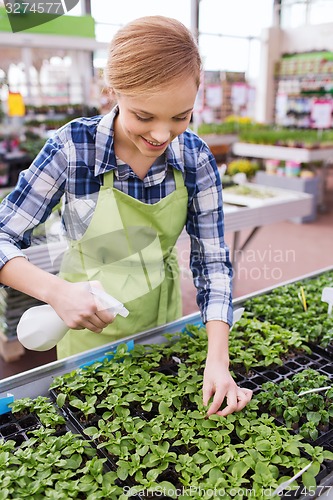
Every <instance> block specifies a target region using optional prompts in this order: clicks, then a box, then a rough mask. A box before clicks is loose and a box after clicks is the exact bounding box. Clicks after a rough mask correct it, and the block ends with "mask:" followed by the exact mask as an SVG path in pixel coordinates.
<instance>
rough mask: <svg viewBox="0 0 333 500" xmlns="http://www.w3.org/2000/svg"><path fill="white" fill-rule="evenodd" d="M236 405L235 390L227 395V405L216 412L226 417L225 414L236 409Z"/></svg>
mask: <svg viewBox="0 0 333 500" xmlns="http://www.w3.org/2000/svg"><path fill="white" fill-rule="evenodd" d="M237 407H238V402H237V394H236V392H232V393H230V394H228V395H227V406H226V407H225V408H223V410H221V412H218V414H219V415H221V416H222V417H226V416H227V415H230V413H233V412H234V411H237Z"/></svg>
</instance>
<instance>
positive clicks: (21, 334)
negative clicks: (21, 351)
mask: <svg viewBox="0 0 333 500" xmlns="http://www.w3.org/2000/svg"><path fill="white" fill-rule="evenodd" d="M67 331H68V326H67V325H66V323H65V322H64V321H63V320H62V319H61V318H60V316H58V314H57V313H56V312H55V310H54V309H53V307H51V306H49V305H48V304H45V305H42V306H35V307H31V308H30V309H28V310H27V311H25V313H24V314H23V315H22V317H21V319H20V321H19V324H18V325H17V338H18V340H19V341H20V342H21V344H22V345H23V346H24V347H26V348H27V349H30V350H32V351H48V350H49V349H52V347H54V346H55V345H57V343H58V342H59V341H60V340H61V339H62V338H63V336H64V335H65V334H66V332H67Z"/></svg>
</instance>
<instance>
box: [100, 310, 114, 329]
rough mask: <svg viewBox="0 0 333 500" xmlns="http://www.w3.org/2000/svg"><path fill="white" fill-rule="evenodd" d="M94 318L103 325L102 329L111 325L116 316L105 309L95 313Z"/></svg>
mask: <svg viewBox="0 0 333 500" xmlns="http://www.w3.org/2000/svg"><path fill="white" fill-rule="evenodd" d="M96 317H97V318H98V319H99V320H100V321H101V323H102V324H104V327H103V328H105V327H106V326H107V325H108V324H110V323H112V322H113V321H114V320H115V317H116V316H115V315H114V314H113V313H111V312H110V311H108V310H107V309H104V310H103V311H97V312H96Z"/></svg>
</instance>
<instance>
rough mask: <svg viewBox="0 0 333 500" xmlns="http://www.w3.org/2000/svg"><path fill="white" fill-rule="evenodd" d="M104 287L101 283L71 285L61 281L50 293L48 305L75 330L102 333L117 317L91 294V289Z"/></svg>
mask: <svg viewBox="0 0 333 500" xmlns="http://www.w3.org/2000/svg"><path fill="white" fill-rule="evenodd" d="M92 287H93V288H99V289H101V290H103V287H102V285H101V283H100V282H99V281H90V282H80V283H70V282H68V281H65V280H60V282H58V283H57V286H56V287H55V288H56V289H55V290H52V291H50V297H49V300H48V303H49V304H50V305H51V306H52V307H53V309H54V310H55V311H56V313H57V314H58V315H59V316H60V317H61V319H62V320H63V321H64V322H65V323H66V325H67V326H68V327H69V328H71V329H73V330H82V329H84V328H87V329H88V330H90V331H92V332H95V333H101V332H102V330H103V329H104V328H105V327H106V326H107V325H108V324H110V323H112V321H113V320H114V318H115V316H114V314H112V313H111V312H109V311H108V310H107V309H105V306H103V305H102V303H101V302H99V301H98V298H97V297H96V296H95V295H94V294H93V293H91V288H92Z"/></svg>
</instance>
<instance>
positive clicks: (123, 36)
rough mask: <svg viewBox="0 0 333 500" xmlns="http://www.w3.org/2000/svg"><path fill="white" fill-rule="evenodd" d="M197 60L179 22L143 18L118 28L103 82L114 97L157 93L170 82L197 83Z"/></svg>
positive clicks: (196, 52)
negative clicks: (191, 80)
mask: <svg viewBox="0 0 333 500" xmlns="http://www.w3.org/2000/svg"><path fill="white" fill-rule="evenodd" d="M200 71H201V59H200V54H199V50H198V47H197V44H196V42H195V40H194V38H193V36H192V34H191V32H190V31H189V30H188V29H187V28H186V27H185V26H184V25H183V24H182V23H181V22H179V21H177V20H176V19H172V18H169V17H163V16H146V17H141V18H139V19H136V20H134V21H132V22H130V23H128V24H127V25H126V26H124V27H123V28H121V29H120V30H119V31H118V32H117V33H116V35H115V36H114V38H113V40H112V41H111V43H110V47H109V55H108V62H107V66H106V69H105V80H106V83H107V85H108V86H109V88H110V89H112V90H113V91H114V92H116V93H120V94H124V95H128V96H133V95H138V94H143V93H145V92H147V91H149V92H150V93H152V92H156V91H159V90H160V89H162V88H164V87H166V86H167V85H168V84H170V82H171V81H177V80H180V79H182V78H193V79H194V81H195V83H196V85H197V87H199V83H200Z"/></svg>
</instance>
